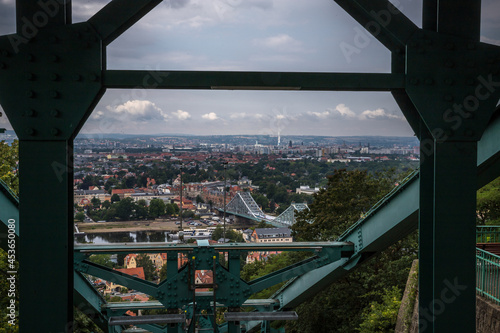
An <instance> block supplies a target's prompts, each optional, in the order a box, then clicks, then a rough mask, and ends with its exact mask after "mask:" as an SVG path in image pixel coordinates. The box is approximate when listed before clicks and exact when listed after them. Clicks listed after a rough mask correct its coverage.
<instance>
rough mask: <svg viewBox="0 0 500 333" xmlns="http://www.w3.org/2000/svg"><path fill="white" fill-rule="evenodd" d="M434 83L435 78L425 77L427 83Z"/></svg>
mask: <svg viewBox="0 0 500 333" xmlns="http://www.w3.org/2000/svg"><path fill="white" fill-rule="evenodd" d="M433 83H434V80H433V79H431V78H427V79H425V84H427V85H431V84H433Z"/></svg>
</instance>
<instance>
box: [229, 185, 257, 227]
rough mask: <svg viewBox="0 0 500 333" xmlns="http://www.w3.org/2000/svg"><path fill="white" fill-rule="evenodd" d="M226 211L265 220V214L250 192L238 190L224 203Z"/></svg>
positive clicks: (252, 218)
mask: <svg viewBox="0 0 500 333" xmlns="http://www.w3.org/2000/svg"><path fill="white" fill-rule="evenodd" d="M226 212H227V213H228V214H232V215H238V216H243V217H246V218H249V219H251V220H255V221H262V220H266V214H264V212H263V211H262V209H260V207H259V205H257V203H256V202H255V200H254V199H253V197H252V195H251V194H250V192H238V193H237V194H236V195H235V196H234V198H233V199H231V201H229V203H228V204H227V205H226Z"/></svg>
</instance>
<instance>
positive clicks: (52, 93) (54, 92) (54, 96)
mask: <svg viewBox="0 0 500 333" xmlns="http://www.w3.org/2000/svg"><path fill="white" fill-rule="evenodd" d="M50 97H52V98H57V97H59V92H57V91H56V90H52V91H50Z"/></svg>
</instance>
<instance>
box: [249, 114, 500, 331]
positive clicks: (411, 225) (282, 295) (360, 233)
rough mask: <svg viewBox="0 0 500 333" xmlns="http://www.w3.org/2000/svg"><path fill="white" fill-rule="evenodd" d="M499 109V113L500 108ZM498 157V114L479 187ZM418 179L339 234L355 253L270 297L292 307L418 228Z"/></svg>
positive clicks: (485, 141) (494, 171) (485, 142)
mask: <svg viewBox="0 0 500 333" xmlns="http://www.w3.org/2000/svg"><path fill="white" fill-rule="evenodd" d="M498 112H499V113H500V109H499V110H498ZM499 159H500V117H499V118H497V119H496V120H495V121H493V122H492V123H491V124H490V125H489V126H488V128H487V130H486V131H485V133H484V135H483V138H482V139H481V141H479V143H478V166H477V177H478V179H479V180H480V181H479V184H478V188H480V187H482V186H483V185H484V184H487V183H489V182H491V181H492V180H494V179H495V178H496V177H498V176H499V175H500V168H498V165H497V164H496V163H497V162H498V160H499ZM420 182H421V179H420V177H419V174H418V173H415V174H414V175H412V176H411V177H409V178H408V179H407V181H406V182H405V183H403V184H401V185H400V186H398V187H397V188H396V189H394V190H393V191H392V192H391V193H389V194H388V195H387V196H386V197H385V198H383V199H382V200H381V201H379V202H378V203H377V204H376V205H375V206H374V207H372V209H370V211H369V212H368V213H367V215H366V216H365V217H363V219H361V220H360V221H358V222H357V223H356V224H355V225H354V226H353V227H352V228H350V229H349V230H347V231H346V232H345V233H344V234H343V235H341V236H340V237H339V239H338V240H339V241H352V242H354V245H355V251H356V253H355V254H354V255H353V256H352V257H351V258H348V259H342V260H339V261H337V262H334V263H332V264H330V265H326V266H324V267H321V268H319V269H316V270H314V271H311V272H308V273H306V274H304V275H302V276H300V277H298V278H296V279H292V280H290V281H289V283H287V284H286V285H285V286H283V287H282V288H281V289H280V290H279V291H278V292H277V293H276V294H274V295H273V296H272V298H275V299H279V300H280V308H282V309H290V308H294V307H295V306H297V305H299V304H301V303H302V302H304V301H306V300H308V299H310V298H311V297H313V296H314V295H316V294H317V293H318V292H321V291H322V290H324V289H325V288H327V287H328V286H329V285H330V284H332V283H334V282H335V280H337V279H339V278H342V277H344V276H345V275H346V274H348V273H349V271H350V270H352V269H354V268H356V267H358V265H359V264H362V263H363V262H366V260H367V259H368V258H370V257H372V256H374V255H376V254H377V253H380V252H381V251H383V250H384V249H386V248H387V247H388V246H390V245H392V244H394V243H395V242H397V241H398V240H400V239H402V238H403V237H404V236H406V235H408V234H409V233H410V232H412V231H414V230H415V229H417V227H418V217H419V197H420V195H419V192H420V190H421V184H420ZM474 235H475V232H474ZM259 324H260V322H251V323H248V325H247V329H251V328H253V327H255V326H256V325H259Z"/></svg>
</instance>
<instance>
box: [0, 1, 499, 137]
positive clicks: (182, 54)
mask: <svg viewBox="0 0 500 333" xmlns="http://www.w3.org/2000/svg"><path fill="white" fill-rule="evenodd" d="M107 2H108V1H105V0H91V1H73V17H74V22H81V21H85V20H87V19H88V18H89V17H91V16H92V15H93V14H94V13H95V12H97V11H98V10H99V9H100V8H101V7H102V6H103V5H104V4H105V3H107ZM392 3H393V4H394V5H396V6H397V7H398V8H399V9H400V10H401V11H402V12H403V13H405V14H406V15H407V16H408V17H409V18H410V19H412V20H413V21H414V23H415V24H416V25H417V26H421V23H420V17H421V6H422V1H421V0H420V1H417V0H395V1H392ZM482 6H483V9H482V11H483V23H482V40H483V41H484V42H488V43H493V44H500V42H499V41H498V36H499V35H500V34H499V33H498V32H499V28H500V24H498V23H497V22H496V19H497V18H498V13H499V12H500V4H499V3H498V2H495V1H494V0H485V1H483V5H482ZM0 18H1V20H0V33H1V34H6V33H12V32H14V23H15V22H14V0H1V1H0ZM107 53H108V55H107V59H108V69H141V70H160V69H161V70H222V71H297V72H367V73H384V72H389V71H390V54H389V52H388V51H387V50H386V49H385V48H384V47H383V46H382V45H381V44H380V43H379V42H378V41H377V40H376V39H375V38H373V37H372V36H371V35H369V34H368V33H366V32H365V30H364V28H363V27H361V26H360V25H359V24H357V23H356V22H355V21H354V20H353V19H352V18H350V17H349V15H348V14H346V13H345V12H344V11H343V10H342V9H341V8H340V7H339V6H338V5H337V4H336V3H335V2H334V1H331V0H310V1H285V0H245V1H242V0H215V1H201V0H168V1H163V3H162V4H160V5H159V6H158V7H157V8H155V9H154V10H153V11H152V12H151V13H150V14H148V15H147V16H146V17H144V18H143V19H142V20H140V21H139V22H138V23H137V24H136V25H135V26H134V27H132V28H131V29H130V30H129V31H127V32H126V33H125V34H124V35H123V36H122V37H120V38H118V39H117V40H116V41H115V42H113V43H112V44H111V45H110V47H109V49H108V52H107ZM0 126H1V127H6V128H7V129H11V128H12V127H11V126H10V124H8V122H7V121H6V116H5V113H4V116H3V117H1V118H0ZM81 132H82V133H86V134H91V135H100V134H103V133H131V134H161V133H169V134H192V135H237V134H261V135H276V136H277V135H278V134H281V135H328V136H357V135H385V136H413V134H414V133H413V131H412V130H411V128H410V127H409V125H408V123H407V121H406V120H405V119H404V117H403V115H402V113H401V111H400V109H399V107H398V106H397V104H396V103H395V101H394V100H393V98H392V96H391V95H390V93H373V92H352V93H349V92H304V91H222V90H216V91H214V90H212V91H188V90H161V91H160V90H156V91H153V90H144V89H140V88H137V89H132V90H108V91H107V92H106V94H105V95H104V97H103V98H102V100H101V102H100V103H99V104H98V105H97V107H96V108H95V110H94V112H93V113H92V115H91V116H90V117H89V119H88V121H87V123H86V124H85V126H84V127H83V129H82V131H81Z"/></svg>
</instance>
